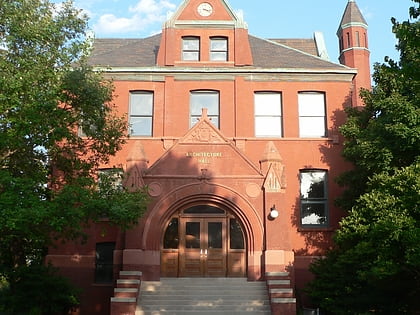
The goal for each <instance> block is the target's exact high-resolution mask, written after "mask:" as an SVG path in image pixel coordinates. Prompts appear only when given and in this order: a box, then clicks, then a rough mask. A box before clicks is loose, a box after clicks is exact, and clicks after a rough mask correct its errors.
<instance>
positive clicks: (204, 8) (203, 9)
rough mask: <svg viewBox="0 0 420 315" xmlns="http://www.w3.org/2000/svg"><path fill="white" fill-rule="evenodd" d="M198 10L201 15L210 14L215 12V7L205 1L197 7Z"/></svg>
mask: <svg viewBox="0 0 420 315" xmlns="http://www.w3.org/2000/svg"><path fill="white" fill-rule="evenodd" d="M197 12H198V14H200V15H201V16H209V15H211V14H212V13H213V7H212V6H211V4H210V3H207V2H203V3H201V4H200V5H199V6H198V7H197Z"/></svg>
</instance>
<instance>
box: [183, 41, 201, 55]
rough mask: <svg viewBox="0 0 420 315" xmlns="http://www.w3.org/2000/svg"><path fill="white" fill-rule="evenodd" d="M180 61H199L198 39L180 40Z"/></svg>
mask: <svg viewBox="0 0 420 315" xmlns="http://www.w3.org/2000/svg"><path fill="white" fill-rule="evenodd" d="M182 60H184V61H200V37H197V36H185V37H183V38H182Z"/></svg>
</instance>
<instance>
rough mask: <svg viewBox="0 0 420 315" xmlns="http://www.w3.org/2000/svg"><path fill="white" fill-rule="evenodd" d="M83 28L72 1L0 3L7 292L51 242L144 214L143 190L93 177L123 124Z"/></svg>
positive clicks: (2, 258) (2, 271) (0, 267)
mask: <svg viewBox="0 0 420 315" xmlns="http://www.w3.org/2000/svg"><path fill="white" fill-rule="evenodd" d="M86 27H87V20H86V17H85V16H83V15H82V13H81V12H80V11H79V10H77V9H75V8H74V7H73V4H72V2H70V1H68V2H65V3H63V4H61V5H60V6H54V5H53V4H51V3H50V2H49V1H48V0H16V1H10V0H0V47H1V49H0V50H1V54H0V249H1V250H0V276H2V277H5V279H7V281H8V283H9V286H10V289H11V290H13V292H14V293H13V294H17V291H16V290H19V288H23V287H24V286H19V283H20V284H22V285H23V284H24V283H25V282H22V281H21V279H20V278H17V277H15V275H16V274H17V272H18V271H19V270H23V269H22V268H26V267H30V268H29V269H27V271H25V272H27V273H26V274H27V276H28V277H29V274H28V273H30V271H33V270H35V269H34V268H41V267H39V266H41V265H42V264H43V261H44V257H45V254H46V248H47V247H48V246H51V245H52V244H53V243H54V242H55V241H56V240H57V239H60V240H64V241H66V240H80V239H82V240H83V239H84V238H85V237H86V235H85V233H84V231H85V228H86V227H88V226H89V224H91V223H92V222H95V221H97V220H100V219H103V218H104V217H107V218H108V219H109V221H110V224H116V225H118V226H120V227H121V228H124V229H126V228H129V227H130V226H132V225H133V224H135V223H136V222H137V219H138V218H139V217H140V216H141V215H142V213H143V212H144V211H145V207H146V202H147V198H146V194H145V192H144V191H128V190H126V189H122V188H118V189H117V188H116V187H115V186H114V185H113V184H112V181H105V182H103V184H102V187H101V189H98V186H97V184H96V182H95V174H96V172H97V169H98V168H99V167H100V165H103V164H104V163H107V162H108V161H109V157H110V156H112V155H114V154H115V153H116V152H117V151H118V150H120V149H121V147H122V145H123V144H124V142H125V140H124V139H125V138H126V136H127V134H126V133H127V124H126V119H125V118H124V117H119V116H118V115H116V111H115V106H114V105H113V104H112V97H113V85H112V82H110V81H107V80H105V79H104V78H103V76H102V75H101V74H100V73H97V72H95V71H93V69H92V68H91V67H90V66H89V65H87V63H86V60H87V56H88V55H89V50H90V42H89V40H88V38H87V36H86ZM80 128H81V129H82V130H83V136H81V133H80ZM106 187H108V188H106ZM19 272H20V271H19ZM48 275H50V273H46V276H48ZM33 276H35V275H33ZM45 281H47V279H46V280H45ZM18 282H19V283H18ZM56 284H57V286H58V284H59V282H57V283H56ZM25 285H26V284H25ZM54 291H55V293H57V292H59V290H58V289H57V290H53V291H52V292H54ZM39 292H42V291H39ZM66 292H67V291H66ZM19 294H20V293H19ZM22 294H23V293H22ZM29 301H35V300H29ZM26 304H30V302H26ZM40 305H41V304H40ZM42 305H43V304H42Z"/></svg>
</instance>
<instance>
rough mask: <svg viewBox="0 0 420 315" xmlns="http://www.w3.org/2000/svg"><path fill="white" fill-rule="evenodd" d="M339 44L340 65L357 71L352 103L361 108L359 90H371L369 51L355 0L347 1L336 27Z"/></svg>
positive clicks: (361, 18)
mask: <svg viewBox="0 0 420 315" xmlns="http://www.w3.org/2000/svg"><path fill="white" fill-rule="evenodd" d="M337 36H338V38H339V42H340V57H339V60H340V63H341V64H343V65H346V66H348V67H351V68H355V69H357V75H356V76H355V78H354V79H353V90H352V91H351V93H352V103H353V106H361V105H363V104H362V100H361V99H360V97H359V91H360V89H361V88H365V89H370V88H371V75H370V61H369V59H370V58H369V57H370V51H369V46H368V24H367V22H366V20H365V18H364V17H363V15H362V13H361V12H360V9H359V7H358V6H357V4H356V1H355V0H348V3H347V6H346V9H345V11H344V14H343V17H342V19H341V22H340V26H339V27H338V31H337Z"/></svg>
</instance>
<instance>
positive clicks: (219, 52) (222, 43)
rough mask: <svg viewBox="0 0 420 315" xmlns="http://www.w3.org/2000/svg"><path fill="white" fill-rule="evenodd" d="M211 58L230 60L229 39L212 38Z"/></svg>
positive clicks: (212, 59)
mask: <svg viewBox="0 0 420 315" xmlns="http://www.w3.org/2000/svg"><path fill="white" fill-rule="evenodd" d="M210 60H211V61H227V60H228V40H227V38H225V37H212V38H210Z"/></svg>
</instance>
